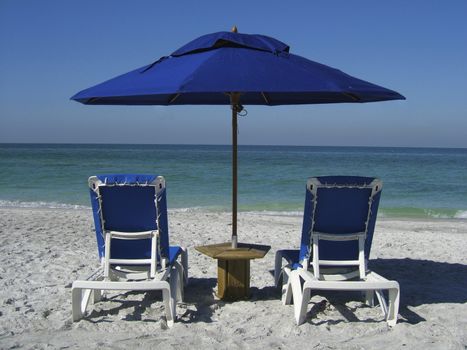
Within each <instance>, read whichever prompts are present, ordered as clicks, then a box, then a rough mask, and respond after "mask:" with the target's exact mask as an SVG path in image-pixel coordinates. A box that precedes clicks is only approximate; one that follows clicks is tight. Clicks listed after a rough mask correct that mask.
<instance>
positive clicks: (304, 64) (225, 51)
mask: <svg viewBox="0 0 467 350" xmlns="http://www.w3.org/2000/svg"><path fill="white" fill-rule="evenodd" d="M289 49H290V48H289V46H288V45H286V44H284V43H283V42H281V41H279V40H276V39H274V38H271V37H268V36H264V35H257V34H254V35H253V34H240V33H237V30H236V28H235V27H234V28H233V30H232V32H218V33H213V34H207V35H204V36H201V37H199V38H197V39H195V40H193V41H191V42H189V43H188V44H186V45H185V46H183V47H181V48H179V49H178V50H176V51H174V52H173V53H172V54H171V55H169V56H164V57H161V58H160V59H158V60H157V61H155V62H153V63H151V64H149V65H146V66H144V67H141V68H138V69H135V70H133V71H130V72H128V73H125V74H123V75H120V76H118V77H115V78H113V79H110V80H108V81H105V82H103V83H101V84H98V85H96V86H93V87H90V88H88V89H85V90H83V91H80V92H78V93H77V94H76V95H74V96H73V97H72V99H73V100H75V101H78V102H81V103H84V104H89V105H163V106H169V105H230V106H231V109H232V187H233V189H232V247H236V246H237V115H238V113H240V112H242V110H243V105H267V106H275V105H287V104H322V103H342V102H349V103H355V102H360V103H362V102H377V101H387V100H402V99H405V98H404V96H402V95H400V94H399V93H397V92H395V91H392V90H389V89H386V88H383V87H381V86H378V85H374V84H372V83H369V82H366V81H364V80H360V79H357V78H354V77H352V76H350V75H348V74H345V73H343V72H341V71H340V70H337V69H335V68H331V67H329V66H326V65H323V64H320V63H317V62H313V61H310V60H308V59H306V58H303V57H300V56H297V55H294V54H292V53H290V52H289Z"/></svg>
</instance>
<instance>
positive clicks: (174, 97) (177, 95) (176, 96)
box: [169, 94, 180, 105]
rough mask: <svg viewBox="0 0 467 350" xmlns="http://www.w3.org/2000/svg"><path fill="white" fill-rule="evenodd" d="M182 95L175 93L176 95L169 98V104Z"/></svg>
mask: <svg viewBox="0 0 467 350" xmlns="http://www.w3.org/2000/svg"><path fill="white" fill-rule="evenodd" d="M179 96H180V94H174V96H173V97H172V98H171V99H170V100H169V105H171V104H172V103H174V102H175V100H176V99H177V98H178V97H179Z"/></svg>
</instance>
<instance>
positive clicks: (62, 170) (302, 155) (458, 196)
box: [0, 144, 467, 219]
mask: <svg viewBox="0 0 467 350" xmlns="http://www.w3.org/2000/svg"><path fill="white" fill-rule="evenodd" d="M238 162H239V166H238V178H239V186H238V189H239V195H238V204H239V210H240V211H249V212H266V213H273V214H281V215H301V211H302V210H303V202H304V196H305V183H306V179H307V178H308V177H310V176H320V175H362V176H376V177H379V178H381V179H382V180H383V183H384V187H383V194H382V198H381V204H380V214H381V216H385V217H398V218H452V219H467V149H440V148H373V147H308V146H303V147H302V146H239V152H238ZM109 173H149V174H158V175H164V176H165V178H166V181H167V195H168V204H169V207H170V208H171V209H177V210H184V209H194V210H196V209H202V210H211V211H230V205H231V147H230V146H229V145H225V146H222V145H219V146H217V145H105V144H0V207H49V208H83V207H90V201H89V193H88V188H87V179H88V177H89V176H91V175H96V174H109Z"/></svg>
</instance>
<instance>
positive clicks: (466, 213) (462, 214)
mask: <svg viewBox="0 0 467 350" xmlns="http://www.w3.org/2000/svg"><path fill="white" fill-rule="evenodd" d="M454 218H456V219H467V210H459V211H458V212H457V213H456V214H454Z"/></svg>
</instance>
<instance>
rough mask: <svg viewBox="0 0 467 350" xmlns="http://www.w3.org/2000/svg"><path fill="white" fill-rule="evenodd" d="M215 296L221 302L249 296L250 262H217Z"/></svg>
mask: <svg viewBox="0 0 467 350" xmlns="http://www.w3.org/2000/svg"><path fill="white" fill-rule="evenodd" d="M217 296H218V297H219V298H220V299H223V300H238V299H246V298H248V297H249V296H250V260H249V259H241V260H221V259H219V260H218V263H217Z"/></svg>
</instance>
